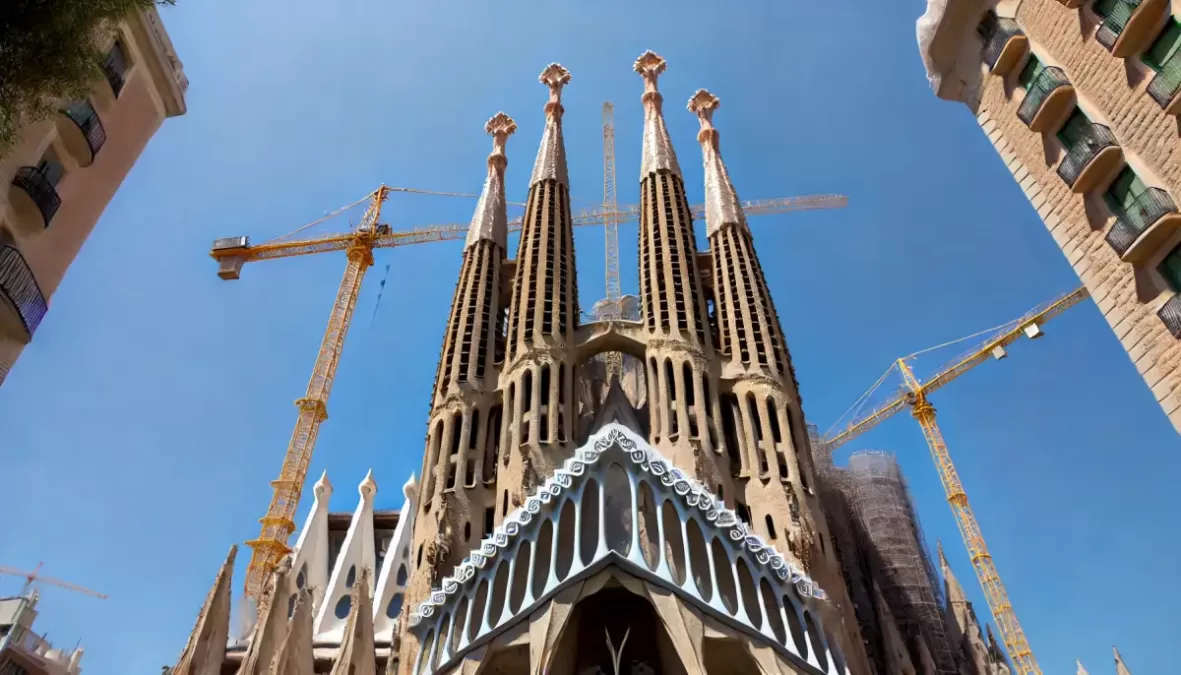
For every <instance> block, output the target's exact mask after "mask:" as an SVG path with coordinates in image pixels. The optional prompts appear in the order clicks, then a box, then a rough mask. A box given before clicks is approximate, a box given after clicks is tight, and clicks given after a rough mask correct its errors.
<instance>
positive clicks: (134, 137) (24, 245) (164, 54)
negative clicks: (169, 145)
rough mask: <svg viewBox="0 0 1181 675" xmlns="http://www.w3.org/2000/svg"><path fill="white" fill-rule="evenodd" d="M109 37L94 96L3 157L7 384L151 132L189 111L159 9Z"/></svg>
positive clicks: (1, 262)
mask: <svg viewBox="0 0 1181 675" xmlns="http://www.w3.org/2000/svg"><path fill="white" fill-rule="evenodd" d="M108 40H109V44H108V45H106V58H105V60H104V62H103V64H102V71H103V74H104V78H103V79H101V80H99V81H97V82H95V85H94V88H93V89H92V90H91V92H90V96H89V97H88V98H87V99H86V100H81V101H73V102H71V103H69V104H67V105H65V106H64V107H63V108H62V111H61V113H60V114H58V115H57V116H55V117H54V118H53V119H49V120H44V121H41V122H37V123H35V124H31V125H29V126H28V127H27V128H25V129H23V130H22V131H21V138H20V140H19V141H18V142H17V143H16V144H15V145H14V146H13V148H12V149H11V150H10V152H9V153H8V154H7V155H6V156H4V157H3V158H0V186H4V187H3V188H0V383H3V381H4V378H5V377H6V376H7V375H8V372H9V369H10V368H11V366H12V364H13V363H14V362H15V361H16V359H17V357H18V356H19V355H20V353H21V350H22V349H23V348H24V346H25V345H27V344H28V343H29V342H30V341H31V340H32V339H33V337H34V335H35V334H36V332H37V326H38V325H39V324H40V323H41V320H42V319H43V318H44V317H45V314H46V312H47V311H48V309H49V300H50V298H51V297H52V296H53V293H54V291H56V290H57V287H58V285H59V284H60V283H61V281H62V278H63V277H64V276H65V273H66V269H67V268H69V266H70V263H72V262H73V260H74V257H75V256H76V255H77V254H78V250H79V249H81V248H82V243H83V242H85V241H86V238H87V237H88V236H89V235H90V231H91V230H92V229H93V228H94V224H95V222H97V221H98V218H99V216H100V215H102V212H103V209H105V208H106V206H107V203H108V202H110V200H111V198H112V197H113V196H114V194H115V191H116V190H118V189H119V185H120V183H122V182H123V178H124V177H125V176H127V172H128V171H130V170H131V167H132V165H134V164H135V161H136V159H138V158H139V155H140V153H141V152H143V149H144V147H145V146H146V145H147V143H148V140H149V139H151V138H152V135H153V134H155V133H156V130H157V129H159V128H160V125H161V123H163V121H164V119H165V118H167V117H175V116H177V115H183V114H184V113H185V90H186V89H187V88H188V79H187V78H185V75H184V71H183V69H182V66H181V62H180V60H179V59H178V58H177V56H176V52H175V51H174V50H173V48H172V42H171V40H169V38H168V33H167V32H165V30H164V25H163V24H162V23H161V21H160V16H159V14H158V13H157V12H156V10H155V9H148V10H144V11H140V12H137V13H136V14H135V15H133V16H129V17H128V18H127V19H126V20H124V21H123V22H121V23H120V25H119V27H118V30H117V31H115V34H114V35H112V36H110V37H109V38H108Z"/></svg>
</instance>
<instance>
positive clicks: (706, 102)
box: [687, 89, 722, 120]
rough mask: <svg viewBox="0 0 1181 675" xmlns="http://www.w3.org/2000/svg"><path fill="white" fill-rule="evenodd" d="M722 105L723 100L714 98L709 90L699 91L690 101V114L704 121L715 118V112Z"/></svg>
mask: <svg viewBox="0 0 1181 675" xmlns="http://www.w3.org/2000/svg"><path fill="white" fill-rule="evenodd" d="M721 104H722V100H721V99H719V98H718V97H717V96H714V95H713V94H711V93H710V92H709V90H707V89H698V90H697V91H696V92H695V93H694V94H693V96H692V97H691V98H690V99H689V105H688V106H687V107H688V108H689V112H691V113H693V114H694V115H697V116H698V117H699V118H701V119H703V120H709V119H710V118H711V117H713V112H714V111H715V110H717V109H718V106H720V105H721Z"/></svg>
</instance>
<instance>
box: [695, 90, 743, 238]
mask: <svg viewBox="0 0 1181 675" xmlns="http://www.w3.org/2000/svg"><path fill="white" fill-rule="evenodd" d="M719 105H721V101H720V100H719V99H718V97H717V96H714V95H713V94H711V93H709V92H708V91H706V90H705V89H698V90H697V93H695V94H693V98H691V99H689V106H688V108H689V112H691V113H693V114H694V115H697V120H698V122H700V123H701V130H700V131H698V132H697V142H698V143H700V144H701V154H702V159H703V161H704V163H705V232H706V236H713V234H714V233H715V232H717V231H718V230H720V229H721V228H722V226H724V225H738V226H740V227H742V228H743V229H746V215H745V214H744V213H743V212H742V207H741V206H740V203H739V201H738V192H737V191H736V190H735V189H734V184H733V183H731V182H730V174H729V173H728V172H727V171H726V165H725V163H723V162H722V153H721V150H720V149H719V148H718V130H717V129H715V128H714V124H713V116H714V111H715V110H717V109H718V106H719Z"/></svg>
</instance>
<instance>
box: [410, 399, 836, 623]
mask: <svg viewBox="0 0 1181 675" xmlns="http://www.w3.org/2000/svg"><path fill="white" fill-rule="evenodd" d="M613 445H618V446H619V447H620V448H621V449H622V450H623V451H624V452H625V453H627V455H628V457H629V458H630V459H631V461H632V463H633V464H634V465H635V466H636V467H637V468H639V469H641V470H643V471H645V472H647V473H648V474H650V475H652V476H653V477H655V478H656V479H657V480H656V481H654V483H653V487H654V488H655V487H656V485H663V486H664V487H666V488H669V489H670V490H671V491H672V492H674V493H675V494H677V495H678V496H680V497H681V499H682V500H683V503H684V504H685V505H687V506H689V507H694V508H696V509H698V510H699V511H700V512H701V514H702V515H704V517H705V520H706V521H708V522H709V523H711V524H713V526H714V527H716V528H717V529H719V530H721V531H724V532H725V533H726V535H727V536H728V537H729V538H730V540H731V541H733V542H736V543H741V546H742V547H743V548H745V549H746V550H748V551H749V552H750V553H751V554H752V555H753V557H754V558H755V560H756V561H758V563H759V564H761V565H765V566H767V567H768V568H770V569H771V570H772V571H773V573H774V575H775V576H776V577H777V578H778V579H779V580H780V581H784V582H786V581H788V580H790V581H791V582H792V583H794V584H795V586H796V590H797V591H799V593H800V594H802V595H805V596H811V597H815V598H820V599H825V598H827V597H828V596H827V595H826V594H825V592H824V591H823V590H822V589H821V588H820V586H819V585H817V584H816V582H815V581H813V580H812V579H811V578H809V577H808V575H807V574H805V573H804V572H803V571H802V570H800V569H799V568H797V567H796V566H795V565H793V564H791V563H790V562H789V561H788V559H787V558H786V557H784V556H783V555H782V554H781V553H779V551H777V550H775V547H773V546H771V545H769V544H768V543H767V542H765V541H764V540H763V538H762V537H760V536H758V535H757V534H755V533H753V532H752V531H751V529H750V527H748V526H747V525H746V524H745V523H743V522H742V521H740V520H739V519H738V515H737V514H736V513H735V512H734V511H731V510H730V509H728V508H726V507H725V505H724V504H723V502H721V501H720V500H719V499H717V498H716V497H715V496H714V495H713V493H712V492H710V491H709V489H708V488H706V487H705V486H704V485H702V484H701V483H699V482H697V481H696V480H694V479H692V478H690V477H689V476H687V475H685V472H683V471H681V470H680V469H678V468H676V467H675V466H673V465H672V463H671V462H669V461H668V460H667V459H665V458H664V457H662V456H661V455H660V453H659V452H657V451H656V450H654V449H653V448H651V447H650V446H649V445H648V444H647V442H645V441H644V440H643V439H641V438H640V437H639V436H636V435H635V434H634V433H632V432H631V430H629V429H627V428H626V427H624V426H623V425H621V424H618V423H614V422H612V423H610V424H607V425H606V426H604V427H603V428H602V429H601V430H600V431H599V432H598V433H596V434H595V435H593V436H591V437H590V438H589V439H588V440H587V443H586V445H584V446H582V447H581V448H579V449H578V450H576V451H575V452H574V456H573V457H571V458H570V459H567V460H566V462H565V464H564V465H563V467H562V468H561V469H558V470H557V471H555V472H554V474H553V475H552V476H551V477H550V478H549V480H547V481H546V482H545V484H543V485H542V486H541V487H540V488H538V489H537V491H536V493H535V494H534V495H532V496H530V497H529V498H528V499H526V500H525V505H524V506H522V507H520V508H518V509H517V510H515V511H513V512H512V513H510V514H509V515H508V516H507V517H506V518H505V519H504V522H502V523H501V525H500V527H498V528H496V530H495V531H494V532H493V533H492V534H491V535H490V536H489V537H488V538H486V539H484V540H483V541H482V542H480V546H479V548H477V549H475V550H473V551H472V552H471V553H470V554H468V556H467V557H466V558H464V560H463V562H461V563H460V564H459V565H458V566H456V568H455V571H454V572H453V573H452V574H451V576H449V577H446V578H445V579H443V582H442V585H441V588H439V589H436V590H434V591H432V592H431V597H430V598H429V599H427V600H425V601H423V602H422V604H420V605H419V606H418V608H417V609H416V610H415V611H414V612H413V613H411V614H410V626H411V627H414V626H417V625H418V624H419V623H421V622H422V620H423V619H424V618H427V617H430V616H431V615H433V614H434V613H435V612H436V610H437V608H439V607H442V606H443V605H444V604H446V603H447V600H448V598H450V597H451V596H453V595H455V594H456V593H458V592H459V590H460V588H461V586H463V585H464V584H465V583H466V582H468V581H470V580H471V579H472V578H474V577H475V576H476V573H477V571H478V570H482V569H484V568H485V567H487V566H489V564H490V563H491V562H493V561H494V559H495V558H496V557H497V556H498V555H499V554H500V553H501V551H502V550H504V549H506V548H507V547H508V546H509V545H510V544H511V543H512V542H513V541H514V540H515V539H516V537H517V535H518V534H519V533H520V532H521V528H522V527H524V526H525V525H528V524H529V523H530V522H531V521H532V520H533V517H534V516H535V515H536V514H538V513H540V512H541V509H542V507H543V506H544V505H546V504H549V503H550V502H552V501H554V500H556V499H557V498H558V497H560V496H561V495H562V494H563V492H564V491H566V490H569V489H570V488H571V487H573V485H574V481H575V479H576V478H578V477H580V476H582V475H583V474H584V473H585V471H586V469H587V467H588V466H590V465H593V464H595V463H597V462H598V460H599V457H600V456H602V454H603V453H604V452H605V451H606V450H607V449H609V448H610V447H612V446H613Z"/></svg>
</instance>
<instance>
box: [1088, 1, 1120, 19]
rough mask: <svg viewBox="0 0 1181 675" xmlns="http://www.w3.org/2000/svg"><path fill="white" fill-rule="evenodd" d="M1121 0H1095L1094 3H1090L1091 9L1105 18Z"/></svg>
mask: <svg viewBox="0 0 1181 675" xmlns="http://www.w3.org/2000/svg"><path fill="white" fill-rule="evenodd" d="M1122 2H1123V0H1095V2H1094V4H1092V5H1091V9H1093V10H1094V11H1095V13H1096V14H1098V15H1099V16H1101V17H1103V18H1104V19H1106V18H1107V17H1108V16H1110V15H1111V12H1112V10H1114V9H1115V8H1116V6H1118V5H1119V4H1120V3H1122Z"/></svg>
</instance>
